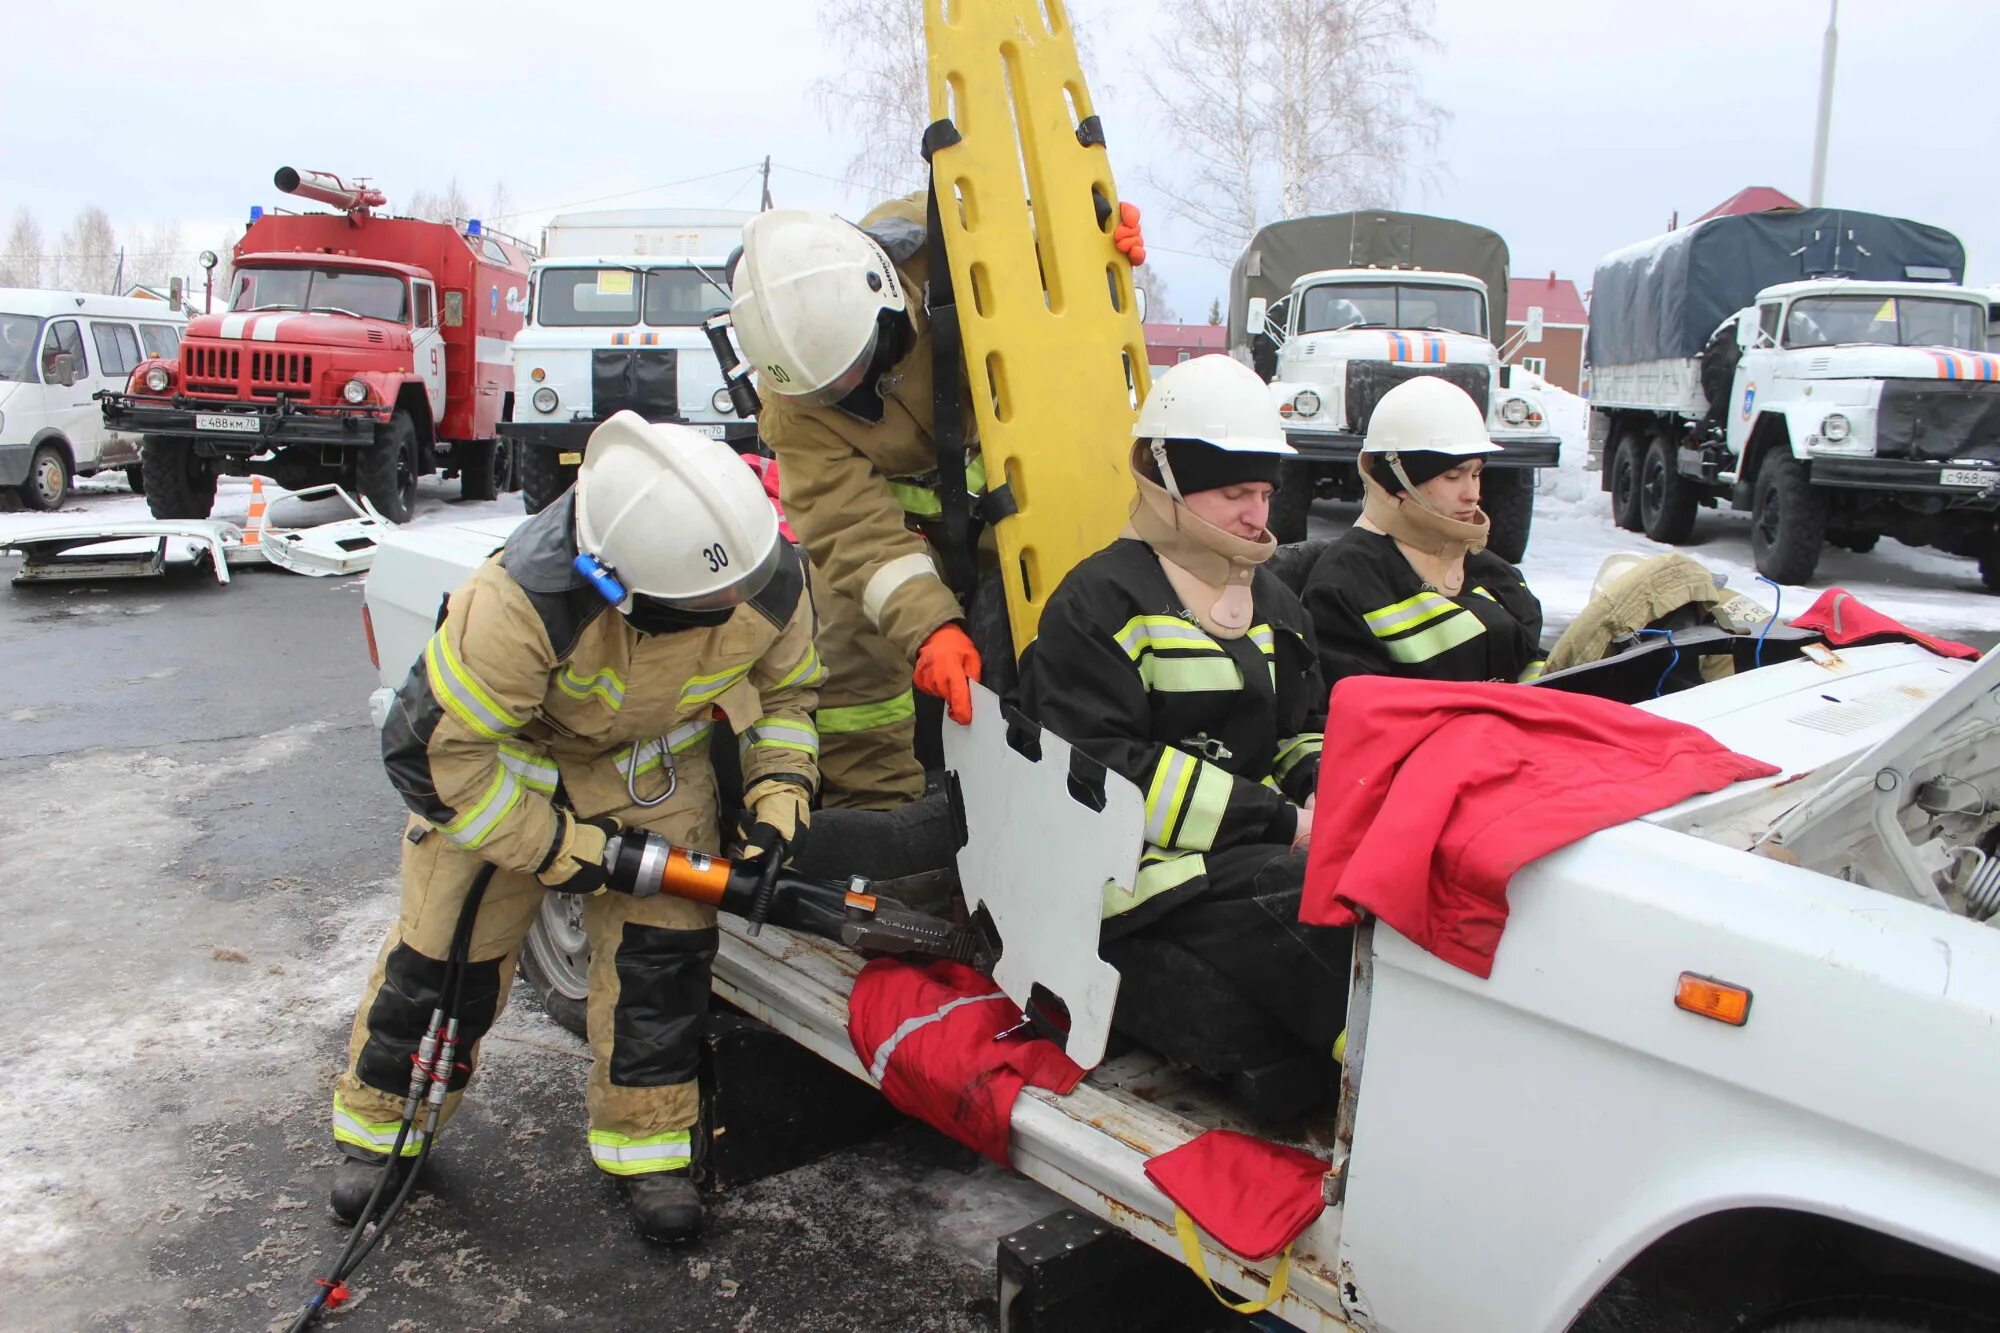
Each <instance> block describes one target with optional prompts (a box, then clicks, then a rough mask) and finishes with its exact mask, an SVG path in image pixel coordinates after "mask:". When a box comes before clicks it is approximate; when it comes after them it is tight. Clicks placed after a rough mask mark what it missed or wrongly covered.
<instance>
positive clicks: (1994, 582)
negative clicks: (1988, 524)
mask: <svg viewBox="0 0 2000 1333" xmlns="http://www.w3.org/2000/svg"><path fill="white" fill-rule="evenodd" d="M1979 581H1980V582H1981V583H1982V584H1984V585H1985V586H1986V591H1988V592H2000V533H1995V534H1994V535H1993V536H1991V537H1988V538H1987V539H1986V553H1985V554H1984V555H1982V556H1980V557H1979Z"/></svg>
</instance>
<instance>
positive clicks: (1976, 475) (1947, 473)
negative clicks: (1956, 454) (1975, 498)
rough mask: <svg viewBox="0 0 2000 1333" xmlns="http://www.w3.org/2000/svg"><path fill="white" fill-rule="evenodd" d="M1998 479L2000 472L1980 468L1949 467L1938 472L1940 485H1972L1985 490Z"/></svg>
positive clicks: (1976, 488) (1974, 487)
mask: <svg viewBox="0 0 2000 1333" xmlns="http://www.w3.org/2000/svg"><path fill="white" fill-rule="evenodd" d="M1996 481H2000V472H1987V471H1984V470H1982V469H1979V468H1969V467H1948V468H1945V469H1944V470H1943V471H1942V472H1939V473H1938V485H1940V486H1970V487H1971V488H1972V489H1974V490H1985V489H1986V488H1987V487H1988V486H1991V485H1992V484H1993V483H1994V482H1996Z"/></svg>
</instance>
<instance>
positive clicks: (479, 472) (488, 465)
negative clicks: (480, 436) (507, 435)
mask: <svg viewBox="0 0 2000 1333" xmlns="http://www.w3.org/2000/svg"><path fill="white" fill-rule="evenodd" d="M451 452H452V455H453V456H454V457H455V458H457V460H458V494H459V498H460V499H462V500H491V499H493V498H494V497H495V496H497V495H498V494H499V493H500V476H499V464H500V462H501V459H500V443H499V441H497V440H478V441H460V442H459V443H457V444H454V445H453V446H452V447H451Z"/></svg>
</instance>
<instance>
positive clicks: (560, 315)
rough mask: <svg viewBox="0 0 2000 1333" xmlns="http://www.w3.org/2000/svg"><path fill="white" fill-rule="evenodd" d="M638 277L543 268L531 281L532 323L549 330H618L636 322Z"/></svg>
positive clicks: (625, 271)
mask: <svg viewBox="0 0 2000 1333" xmlns="http://www.w3.org/2000/svg"><path fill="white" fill-rule="evenodd" d="M643 289H644V284H643V283H642V282H641V281H640V275H639V274H638V273H637V272H635V271H634V270H632V269H629V268H545V269H543V270H542V275H541V277H540V278H538V279H536V281H535V323H537V324H541V325H544V326H546V327H548V328H553V329H587V328H606V329H622V328H626V327H628V326H630V325H633V324H637V323H638V322H639V297H640V295H641V292H642V291H643Z"/></svg>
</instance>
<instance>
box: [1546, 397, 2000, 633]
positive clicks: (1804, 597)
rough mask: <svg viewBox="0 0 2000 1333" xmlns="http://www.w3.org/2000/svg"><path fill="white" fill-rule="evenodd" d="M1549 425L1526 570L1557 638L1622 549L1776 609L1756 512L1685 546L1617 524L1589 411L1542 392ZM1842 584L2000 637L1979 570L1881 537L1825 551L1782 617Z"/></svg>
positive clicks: (1887, 606) (1884, 605) (1999, 606)
mask: <svg viewBox="0 0 2000 1333" xmlns="http://www.w3.org/2000/svg"><path fill="white" fill-rule="evenodd" d="M1543 396H1544V400H1545V403H1546V406H1547V409H1548V416H1549V422H1550V425H1551V426H1552V427H1553V428H1554V429H1555V431H1556V433H1557V434H1559V435H1560V436H1562V440H1563V447H1562V465H1561V466H1560V467H1557V468H1553V469H1550V470H1548V471H1546V472H1544V473H1542V474H1541V476H1540V479H1539V484H1538V487H1537V493H1536V496H1535V526H1534V531H1533V533H1532V534H1531V535H1530V537H1529V538H1528V555H1527V558H1526V559H1525V560H1523V561H1522V562H1521V572H1522V573H1523V574H1525V575H1526V576H1527V579H1528V586H1529V587H1530V588H1532V589H1534V592H1535V595H1536V596H1537V597H1539V598H1541V600H1542V608H1543V611H1544V613H1545V615H1546V618H1547V625H1548V629H1549V633H1550V635H1551V636H1553V634H1554V633H1555V632H1557V631H1559V630H1560V629H1561V628H1562V627H1563V626H1565V625H1567V624H1568V623H1569V622H1570V621H1571V620H1572V619H1574V618H1575V616H1576V613H1577V612H1578V611H1580V610H1581V609H1582V608H1583V604H1584V603H1585V602H1587V601H1589V600H1590V585H1591V583H1592V581H1593V580H1594V579H1595V578H1596V577H1597V567H1598V566H1599V565H1600V564H1602V563H1603V562H1604V558H1605V557H1606V556H1608V555H1611V554H1613V553H1614V552H1618V551H1642V552H1645V553H1646V554H1649V555H1657V554H1665V553H1667V552H1670V551H1675V550H1679V551H1682V552H1683V553H1684V554H1686V555H1689V556H1692V557H1693V558H1694V559H1696V560H1698V561H1700V562H1701V563H1702V564H1703V565H1704V566H1706V567H1707V568H1708V569H1709V570H1710V571H1711V572H1713V573H1715V574H1718V575H1724V576H1726V577H1727V579H1728V584H1729V586H1730V587H1731V588H1732V589H1735V590H1736V591H1738V592H1746V593H1749V594H1750V595H1751V596H1752V597H1754V598H1756V599H1757V600H1758V601H1759V602H1762V603H1763V604H1764V605H1765V606H1767V607H1768V606H1771V605H1772V604H1773V603H1774V602H1775V601H1778V598H1777V596H1776V594H1774V593H1773V592H1772V588H1771V585H1770V584H1768V583H1764V582H1761V581H1760V580H1759V579H1758V577H1757V568H1756V565H1755V564H1753V563H1752V561H1751V557H1750V516H1749V515H1748V514H1740V513H1737V512H1735V511H1733V510H1728V509H1720V510H1717V509H1703V510H1702V511H1701V516H1700V517H1699V518H1698V519H1697V520H1696V523H1695V532H1694V539H1693V541H1692V542H1691V543H1690V544H1689V545H1687V546H1685V547H1673V546H1666V545H1663V544H1662V543H1659V542H1655V541H1649V540H1647V538H1646V536H1645V534H1643V533H1637V532H1626V531H1624V530H1622V529H1621V528H1619V527H1618V526H1617V525H1616V524H1615V523H1613V522H1612V521H1611V497H1610V496H1609V495H1607V494H1606V493H1605V492H1604V491H1602V490H1600V489H1598V487H1599V484H1600V476H1599V474H1598V473H1596V472H1586V471H1584V468H1583V464H1584V457H1585V452H1586V449H1587V446H1588V432H1589V407H1588V404H1586V403H1585V402H1584V400H1583V399H1581V398H1578V397H1577V396H1576V395H1575V394H1570V393H1564V392H1563V391H1562V390H1561V389H1556V388H1550V389H1547V390H1544V392H1543ZM1833 587H1839V588H1845V589H1846V590H1847V591H1848V592H1850V593H1852V594H1854V595H1855V596H1856V597H1858V598H1860V599H1861V600H1862V601H1864V602H1866V603H1867V604H1868V605H1870V606H1872V607H1874V608H1875V609H1876V610H1878V611H1881V612H1883V613H1885V614H1887V615H1891V616H1894V617H1895V618H1896V619H1898V620H1900V621H1902V622H1903V623H1904V624H1906V625H1908V626H1910V627H1911V628H1912V629H1920V630H1927V631H1932V632H1939V633H1945V634H1966V633H1976V634H2000V597H1995V596H1992V595H1989V594H1988V593H1987V592H1986V591H1985V589H1984V588H1983V587H1982V586H1981V584H1980V582H1979V567H1978V565H1977V564H1976V563H1975V562H1974V561H1971V560H1968V559H1965V558H1963V557H1960V556H1951V555H1945V554H1944V553H1943V552H1940V551H1930V550H1923V549H1920V548H1917V547H1911V546H1904V545H1903V544H1901V543H1900V542H1897V541H1894V540H1892V539H1891V538H1888V537H1884V538H1883V539H1882V542H1881V544H1880V545H1879V546H1877V547H1876V548H1875V550H1873V551H1872V552H1870V553H1869V554H1867V555H1855V554H1854V553H1853V552H1852V551H1846V550H1842V549H1840V548H1838V547H1833V546H1829V547H1828V548H1827V549H1826V552H1825V553H1824V554H1823V555H1822V556H1821V557H1820V562H1819V569H1818V571H1817V573H1816V574H1815V575H1814V578H1813V583H1812V586H1811V587H1786V588H1785V589H1784V590H1783V600H1782V602H1781V603H1780V604H1779V605H1778V606H1777V607H1776V609H1777V611H1778V613H1779V614H1780V615H1781V616H1782V617H1784V618H1786V619H1790V618H1791V617H1792V616H1795V615H1799V614H1800V613H1802V612H1803V611H1805V609H1806V608H1807V607H1809V606H1811V605H1812V604H1813V602H1814V601H1815V600H1816V599H1817V598H1818V597H1819V595H1820V593H1821V592H1822V591H1824V590H1825V589H1827V588H1833Z"/></svg>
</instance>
